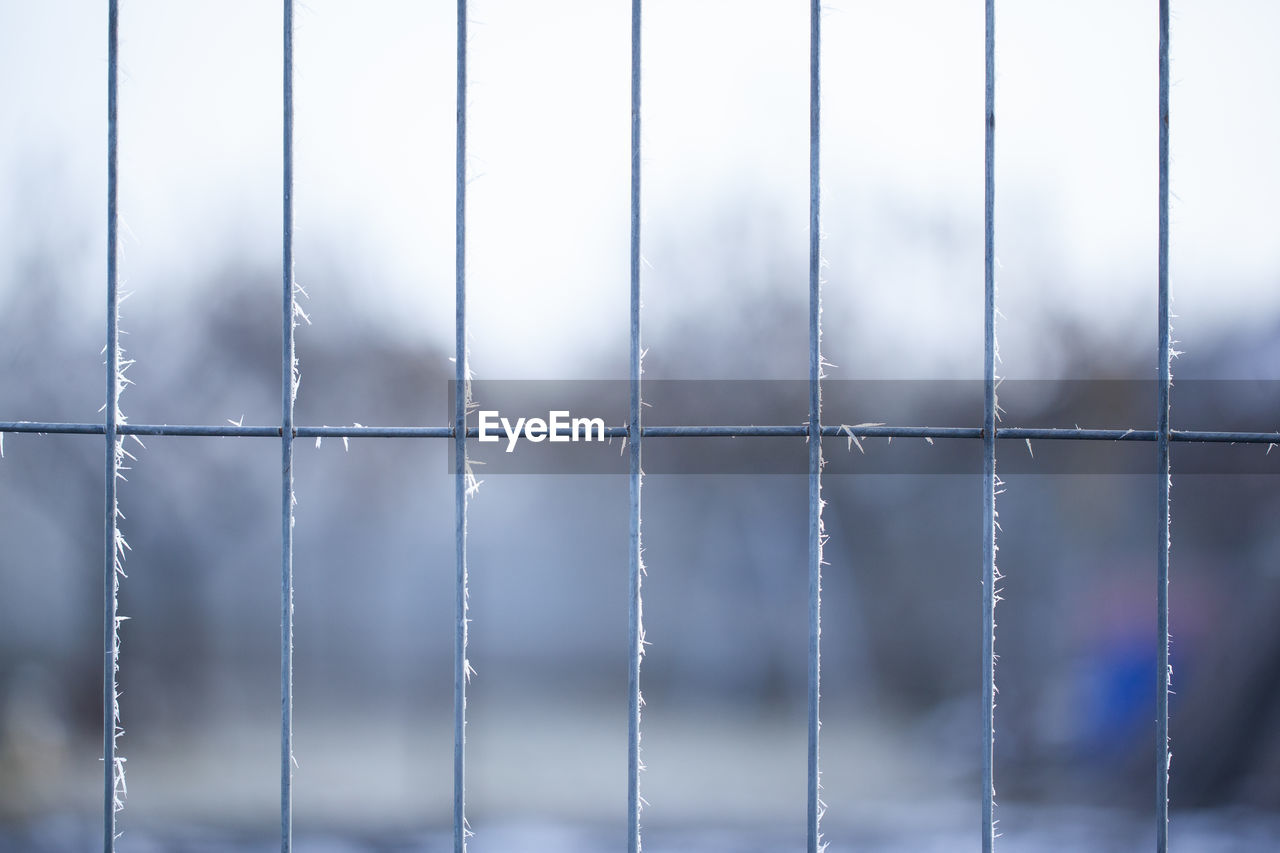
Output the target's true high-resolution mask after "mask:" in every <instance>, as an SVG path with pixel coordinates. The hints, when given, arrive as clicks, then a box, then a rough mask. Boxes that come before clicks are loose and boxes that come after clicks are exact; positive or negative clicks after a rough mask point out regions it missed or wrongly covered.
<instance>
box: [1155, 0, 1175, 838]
mask: <svg viewBox="0 0 1280 853" xmlns="http://www.w3.org/2000/svg"><path fill="white" fill-rule="evenodd" d="M1159 122H1160V200H1159V218H1160V245H1159V250H1158V251H1159V285H1158V287H1159V293H1158V296H1157V300H1156V301H1157V303H1158V308H1157V312H1158V314H1159V317H1158V324H1159V336H1160V344H1159V346H1160V353H1159V355H1158V357H1157V368H1158V371H1159V379H1158V381H1159V384H1160V387H1159V389H1158V390H1157V397H1158V402H1157V407H1156V456H1157V460H1158V461H1157V479H1158V480H1159V485H1158V486H1157V502H1158V503H1159V513H1160V522H1159V533H1158V534H1157V536H1158V543H1159V544H1158V551H1157V553H1156V576H1157V577H1156V620H1157V622H1158V629H1157V630H1158V631H1159V632H1160V638H1159V646H1158V648H1159V653H1158V654H1159V660H1158V661H1157V664H1156V849H1157V850H1158V851H1160V853H1164V851H1166V850H1168V848H1169V759H1170V754H1169V682H1170V676H1171V673H1170V671H1169V487H1170V476H1171V475H1170V468H1169V0H1160V115H1159Z"/></svg>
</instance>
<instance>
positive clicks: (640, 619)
mask: <svg viewBox="0 0 1280 853" xmlns="http://www.w3.org/2000/svg"><path fill="white" fill-rule="evenodd" d="M640 13H641V0H631V238H630V239H631V266H630V277H631V285H630V286H631V305H630V312H631V341H630V344H631V347H630V356H629V358H630V385H631V387H630V400H629V414H628V431H629V441H630V445H629V448H628V450H629V457H628V468H629V471H628V478H627V479H628V503H629V507H628V509H629V512H628V516H629V528H630V534H629V535H630V541H629V543H628V549H627V553H628V567H627V568H628V576H627V599H628V600H627V608H628V610H627V657H628V660H627V850H628V851H629V853H639V851H640V810H641V807H642V806H643V804H644V799H643V798H642V797H641V796H640V771H641V770H642V769H643V767H644V765H643V762H642V761H641V760H640V707H641V706H642V705H643V704H644V703H643V700H642V699H641V697H640V660H641V658H643V657H644V612H643V609H642V600H641V596H640V585H641V581H642V578H643V576H644V560H643V548H642V544H641V538H640V490H641V487H642V484H643V478H644V472H643V471H642V470H641V467H640V465H641V454H640V448H641V445H642V443H643V436H644V430H643V428H642V426H641V394H640V376H641V374H642V373H643V366H642V364H641V360H642V359H643V357H644V352H643V350H641V349H640Z"/></svg>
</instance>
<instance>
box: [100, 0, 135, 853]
mask: <svg viewBox="0 0 1280 853" xmlns="http://www.w3.org/2000/svg"><path fill="white" fill-rule="evenodd" d="M119 67H120V7H119V3H118V2H117V0H111V2H110V4H109V6H108V11H107V342H106V348H105V352H104V354H105V355H106V367H107V370H106V381H107V400H106V404H105V407H104V413H105V417H104V424H103V434H104V435H105V436H106V477H105V480H106V500H105V510H104V512H105V524H104V528H105V538H104V543H103V544H104V548H103V590H102V609H103V619H102V657H103V663H102V764H103V768H102V770H103V780H102V788H103V790H102V849H103V850H104V851H106V853H112V851H114V850H115V847H116V812H118V811H120V809H121V808H123V807H124V795H125V780H124V759H123V758H121V757H120V756H119V755H118V754H117V751H116V742H117V740H118V739H119V737H120V735H121V734H122V729H121V728H120V691H119V686H118V684H117V680H116V679H117V674H118V672H119V668H120V622H121V620H122V618H123V617H121V616H120V615H119V611H118V597H119V592H120V578H121V577H122V576H123V575H124V570H123V565H122V564H123V562H124V552H125V550H126V549H127V548H128V547H129V546H128V545H127V544H126V543H125V541H124V537H123V536H122V535H121V534H120V526H119V521H120V509H119V505H118V503H117V497H116V483H117V481H118V480H119V479H120V478H121V473H120V472H121V469H122V468H123V467H124V466H123V457H124V456H125V454H126V452H127V451H125V449H124V439H123V438H122V437H121V436H120V434H119V430H118V428H119V425H120V423H121V421H123V420H124V418H123V416H122V415H121V413H120V392H121V391H122V390H123V388H124V385H125V383H126V382H127V381H128V380H126V379H125V377H124V368H125V367H126V366H127V365H126V364H125V362H124V361H123V359H122V358H121V355H120V329H119V319H120V298H119V289H118V285H119V267H118V263H117V261H118V257H119V227H118V226H119V208H118V204H117V202H118V198H119V193H118V187H119V182H118V177H119V169H118V165H119V150H118V140H119V134H118V132H117V131H118V121H117V118H118V111H117V107H118V103H119V100H118V95H119Z"/></svg>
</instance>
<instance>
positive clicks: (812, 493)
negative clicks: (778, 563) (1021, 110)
mask: <svg viewBox="0 0 1280 853" xmlns="http://www.w3.org/2000/svg"><path fill="white" fill-rule="evenodd" d="M821 20H822V4H821V0H810V4H809V691H808V693H809V695H808V705H809V708H808V712H809V744H808V792H807V801H808V816H807V821H806V825H807V827H808V832H807V835H808V850H809V853H817V851H818V850H819V845H820V844H821V842H822V833H821V830H820V828H819V823H820V821H821V820H822V805H821V802H820V800H819V791H820V790H821V785H820V782H819V771H818V729H819V726H820V723H819V716H818V697H819V679H820V677H821V649H820V645H819V641H820V639H821V634H822V622H821V620H822V616H821V606H822V386H821V383H820V373H821V370H822V353H821V349H822V325H821V323H822V321H821V312H822V278H821V276H822V255H821V252H822V248H821V245H822V231H821V227H822V218H821V204H820V194H821V187H820V183H819V177H820V170H819V154H820V148H821V146H820V144H819V142H820V134H821V128H822V125H821V120H820V119H821V115H820V101H821V97H820V96H821V91H820V83H821V74H820V70H821V36H822V31H821Z"/></svg>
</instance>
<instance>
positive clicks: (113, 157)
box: [0, 0, 1280, 853]
mask: <svg viewBox="0 0 1280 853" xmlns="http://www.w3.org/2000/svg"><path fill="white" fill-rule="evenodd" d="M1158 3H1159V14H1158V27H1159V91H1158V95H1157V111H1156V118H1157V123H1158V128H1159V195H1158V199H1157V216H1158V220H1159V249H1158V257H1157V259H1156V287H1157V294H1158V314H1159V316H1158V323H1159V325H1158V340H1157V342H1156V367H1157V378H1156V389H1157V397H1158V401H1157V406H1156V413H1155V428H1154V429H1139V428H1116V429H1079V428H1035V429H1029V428H1017V427H1007V426H997V421H998V418H997V412H998V411H999V407H998V405H997V386H998V384H999V383H998V380H997V376H996V360H997V352H996V335H995V318H996V304H995V279H994V269H993V266H994V259H995V209H994V207H995V204H994V201H995V168H994V164H995V159H994V153H995V44H996V42H995V14H994V9H995V3H994V0H986V4H985V6H986V109H985V128H986V140H985V210H984V214H985V263H984V277H983V282H984V284H983V286H984V293H985V310H984V324H983V326H984V329H983V332H984V354H983V384H984V405H985V414H984V419H983V423H982V425H981V426H950V427H921V426H907V425H903V426H884V425H877V426H870V425H861V426H858V427H857V428H856V430H854V429H851V428H850V427H848V426H843V425H827V424H823V422H822V379H823V378H824V376H823V367H824V362H823V359H822V351H821V337H822V328H821V297H822V284H823V282H822V278H821V260H822V258H821V233H822V232H821V224H822V211H821V205H820V193H819V186H820V178H821V169H820V155H821V129H822V123H821V113H820V103H821V97H820V94H821V93H820V85H821V81H822V74H821V21H822V13H821V12H822V10H821V4H820V2H819V0H810V8H809V15H810V53H809V73H810V76H809V80H810V104H809V134H810V136H809V156H810V161H809V282H808V284H809V308H808V321H809V353H808V354H809V371H808V390H809V393H808V400H809V417H808V422H807V423H806V424H803V425H775V426H734V425H722V426H696V427H695V426H678V425H645V424H643V422H642V408H643V398H642V383H641V372H642V371H641V362H642V358H643V350H642V349H641V343H640V342H641V336H640V326H641V310H640V309H641V302H640V294H641V283H642V282H641V267H640V246H641V243H640V239H641V235H640V200H641V190H642V183H641V174H640V167H641V150H640V140H641V135H640V127H641V116H642V112H641V83H642V79H643V78H642V74H641V61H640V59H641V34H642V28H641V8H642V0H632V6H631V197H630V212H631V234H630V307H631V310H630V409H629V417H628V421H627V425H626V426H625V427H614V428H610V429H609V430H607V434H608V435H610V436H615V437H621V438H623V439H625V440H626V441H627V442H628V449H629V457H628V459H629V507H630V545H629V565H628V572H629V611H628V637H629V643H628V648H629V663H628V671H627V682H628V702H629V713H628V726H627V741H628V761H627V800H628V802H627V823H628V849H629V850H630V851H633V853H636V851H639V849H640V816H641V807H642V804H643V802H644V801H643V799H642V798H641V794H640V780H641V770H642V763H641V760H640V737H641V718H640V709H641V705H642V702H641V695H640V673H641V667H640V665H641V660H642V658H643V656H644V645H645V640H644V627H643V621H642V610H641V580H642V578H643V575H644V564H643V560H642V556H641V555H642V546H641V517H642V516H641V491H642V479H643V473H642V459H643V456H642V454H643V445H644V441H645V439H651V438H656V439H664V438H696V437H699V436H704V437H705V436H791V437H794V438H797V439H800V438H803V439H805V441H806V442H807V444H808V469H807V470H808V629H809V643H808V695H807V698H808V744H807V757H808V773H807V806H808V814H807V849H808V850H809V851H810V853H816V851H818V850H821V849H822V847H823V841H822V835H821V819H822V815H823V812H824V810H825V805H824V803H823V802H822V799H821V790H822V788H821V777H820V769H819V758H820V754H821V753H820V748H819V730H820V714H819V693H820V691H819V686H820V674H821V666H820V663H821V651H820V636H821V609H820V608H821V581H822V566H823V545H824V543H825V541H826V534H825V533H824V531H823V522H822V508H823V500H822V468H823V457H822V439H823V438H836V437H841V438H848V437H852V436H854V435H856V436H857V437H858V438H863V437H869V436H870V437H874V436H880V437H889V438H894V437H915V438H928V439H930V440H932V439H934V438H946V439H980V440H981V441H982V444H983V470H982V480H981V495H982V530H983V534H982V536H983V538H982V562H981V574H980V577H981V580H982V589H983V594H982V614H981V620H980V621H981V628H980V630H981V631H982V661H983V665H982V672H981V676H980V677H981V679H982V702H983V713H982V731H981V733H980V734H981V749H982V787H981V790H980V791H978V792H977V794H978V796H977V799H978V802H979V805H980V810H981V845H982V849H983V850H984V851H990V850H991V849H992V848H993V846H994V843H995V837H996V833H995V822H996V821H995V816H994V813H995V804H994V787H993V778H992V763H993V758H994V749H995V746H994V731H995V667H994V664H995V654H994V643H995V621H994V610H995V605H996V602H997V601H999V600H1000V596H999V592H1000V590H999V588H998V587H997V584H998V582H999V581H1000V579H1001V575H1000V574H999V572H998V570H997V568H996V560H995V555H996V551H997V547H996V531H997V529H998V525H997V523H996V517H997V513H996V501H995V498H996V495H997V494H998V491H997V488H998V486H999V485H1000V480H999V478H998V477H997V475H996V443H997V441H999V440H1008V439H1013V440H1027V441H1029V440H1031V439H1036V440H1070V441H1081V440H1089V441H1138V442H1152V443H1154V444H1155V448H1156V454H1155V459H1154V469H1153V470H1154V472H1155V473H1156V475H1157V482H1158V488H1157V493H1156V504H1157V507H1158V512H1159V524H1158V528H1157V531H1156V542H1155V547H1156V553H1157V577H1156V607H1157V614H1158V619H1157V626H1158V627H1157V631H1158V642H1157V648H1158V661H1157V669H1156V674H1155V675H1156V681H1157V693H1156V696H1157V717H1156V732H1155V762H1154V765H1155V766H1154V770H1155V773H1154V780H1155V786H1154V788H1155V790H1154V794H1155V802H1154V806H1155V809H1154V811H1155V824H1156V849H1157V850H1159V851H1165V850H1167V848H1168V808H1169V804H1168V782H1169V761H1170V751H1169V712H1168V696H1169V692H1170V675H1171V672H1170V667H1169V600H1168V585H1169V523H1170V519H1169V506H1170V496H1169V492H1170V486H1171V482H1172V481H1171V477H1170V465H1169V446H1170V442H1201V443H1236V442H1241V443H1253V444H1276V443H1280V433H1274V432H1272V433H1258V432H1227V431H1183V430H1174V429H1172V428H1171V426H1170V357H1171V353H1170V338H1169V264H1168V261H1169V2H1168V0H1158ZM293 20H294V2H293V0H284V2H283V39H284V67H283V104H284V116H283V118H284V138H283V151H282V155H283V165H284V183H283V187H282V201H283V231H282V259H283V264H282V275H281V291H280V293H281V317H282V325H281V361H280V367H281V406H280V409H281V415H280V425H279V426H274V425H272V426H244V425H239V424H232V425H226V426H216V425H212V426H211V425H181V426H171V425H156V424H130V423H127V422H126V419H125V417H124V415H123V414H122V413H121V411H120V407H119V397H120V392H121V391H122V390H123V388H124V387H125V386H126V385H127V384H128V382H129V380H128V379H127V378H126V375H125V374H126V372H127V370H128V367H129V366H130V364H131V363H132V362H131V361H129V360H127V359H125V358H123V356H122V355H121V349H120V345H119V329H118V323H117V318H118V304H119V301H120V300H119V296H118V289H117V284H118V281H117V254H118V227H117V226H118V210H117V190H118V181H117V163H118V156H117V155H118V144H117V140H118V136H117V130H118V113H117V93H118V69H119V38H118V24H119V1H118V0H109V15H108V36H107V38H108V71H107V121H108V130H107V229H108V231H107V264H106V272H107V276H106V278H107V280H106V340H107V344H106V351H105V352H106V407H105V418H104V420H103V422H102V423H40V422H31V421H4V422H0V436H2V435H3V433H5V432H12V433H62V434H79V435H99V436H104V437H105V439H106V442H105V477H104V483H105V513H104V543H103V554H104V562H103V645H102V649H103V680H102V748H103V757H104V775H103V787H102V798H103V805H102V808H103V825H102V843H103V849H104V850H106V851H113V850H114V849H115V840H116V838H117V828H116V813H117V812H118V811H119V810H120V809H121V807H122V797H121V794H122V793H123V784H124V779H123V776H124V774H123V763H122V762H123V759H122V758H121V757H120V756H119V755H118V752H117V739H118V737H119V735H120V734H121V731H122V730H121V729H120V727H119V701H118V699H119V697H118V691H117V678H116V676H117V671H118V668H119V635H118V629H119V625H120V621H121V618H122V617H120V616H119V614H118V613H117V609H116V601H117V591H118V588H119V583H120V578H121V577H122V576H123V573H122V571H121V562H122V560H123V558H124V554H125V551H126V550H127V549H128V545H127V543H126V542H125V540H124V538H123V537H122V535H121V532H120V528H119V523H118V522H119V519H120V518H121V516H120V513H119V509H118V507H117V499H116V486H117V481H118V480H119V479H120V477H121V472H122V470H126V468H127V466H126V464H125V462H126V460H128V459H131V458H132V456H131V454H130V453H129V451H128V449H127V448H126V439H130V438H131V439H135V440H139V441H140V437H141V436H149V435H167V436H231V437H241V438H248V437H258V438H278V439H280V447H281V467H280V472H281V479H280V497H281V510H280V531H281V551H280V592H281V599H280V601H281V613H280V653H281V665H280V848H281V850H282V851H288V850H290V849H291V848H292V832H293V827H292V822H293V821H292V776H293V754H292V733H293V680H292V670H293V588H294V587H293V505H294V487H293V446H294V440H295V439H297V438H322V437H337V438H353V437H361V438H437V439H450V440H452V441H453V443H454V451H455V452H454V472H453V476H454V481H455V482H454V499H455V510H456V514H455V541H456V584H455V591H456V597H455V640H454V661H453V664H454V666H453V675H454V678H453V690H454V706H453V710H454V714H453V732H454V753H453V776H454V796H453V845H454V849H455V850H457V851H459V853H461V851H463V850H465V849H466V843H467V842H466V839H467V837H468V836H469V835H470V831H469V829H468V827H467V822H466V813H465V803H466V797H465V793H466V785H465V778H466V760H465V758H466V752H465V749H466V741H465V728H466V708H467V705H466V688H467V678H468V673H469V664H468V662H467V631H468V618H467V507H468V501H469V499H470V497H471V495H472V493H473V490H474V482H475V481H474V479H473V478H472V476H471V473H470V470H469V468H468V463H467V446H468V445H467V442H468V439H470V438H475V437H476V436H477V430H476V429H475V428H474V427H468V421H467V417H468V412H469V404H470V391H469V382H468V380H469V372H468V362H467V360H468V353H467V347H466V332H467V320H466V296H467V276H466V271H467V270H466V247H467V235H466V202H467V177H466V165H465V164H466V152H467V103H466V92H467V2H466V0H458V6H457V149H456V209H455V214H456V243H455V253H456V254H455V270H456V283H455V286H456V324H455V331H456V338H455V359H456V377H455V378H456V384H455V392H454V393H455V396H454V401H453V402H454V409H453V422H452V424H449V425H441V426H419V427H395V428H381V427H363V426H353V427H328V426H323V427H320V426H307V425H299V424H296V423H295V421H294V398H295V396H296V391H297V375H298V374H297V367H298V363H297V358H296V355H295V352H294V328H295V326H296V325H297V320H298V317H299V309H298V305H297V301H296V296H297V285H296V284H295V282H294V278H293V265H294V264H293V261H294V255H293V245H294V243H293V221H294V206H293V30H294V27H293ZM620 298H621V296H620Z"/></svg>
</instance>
